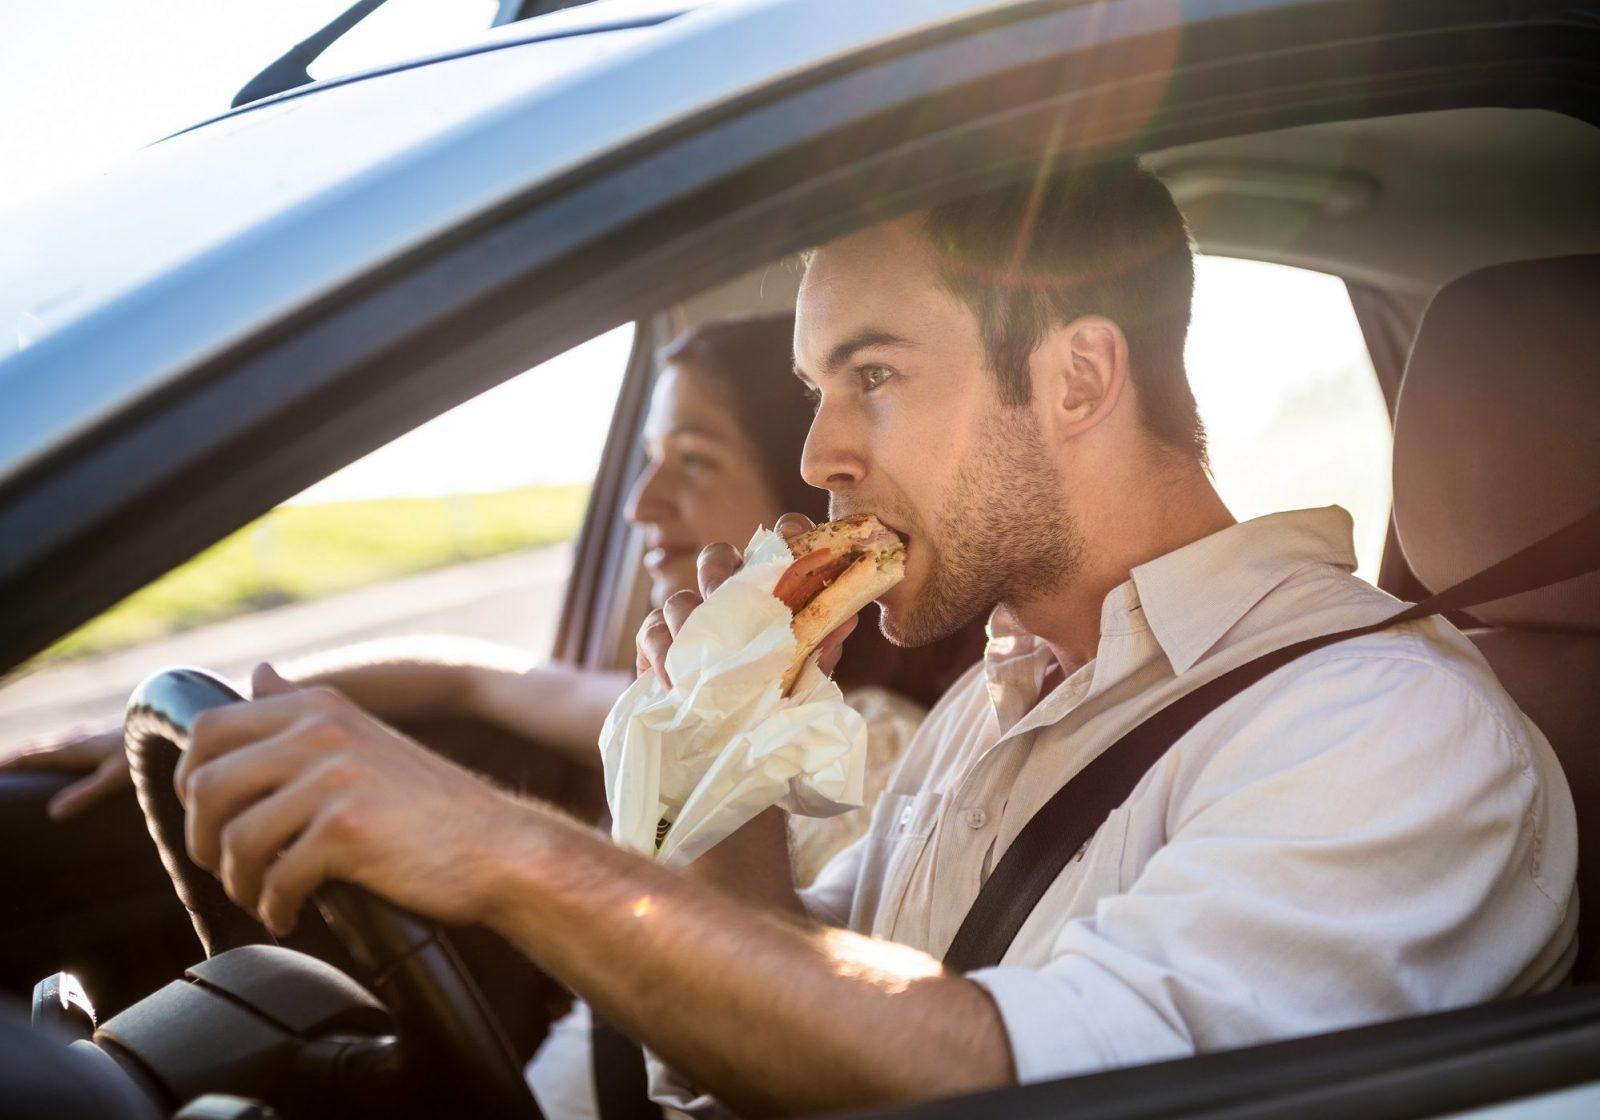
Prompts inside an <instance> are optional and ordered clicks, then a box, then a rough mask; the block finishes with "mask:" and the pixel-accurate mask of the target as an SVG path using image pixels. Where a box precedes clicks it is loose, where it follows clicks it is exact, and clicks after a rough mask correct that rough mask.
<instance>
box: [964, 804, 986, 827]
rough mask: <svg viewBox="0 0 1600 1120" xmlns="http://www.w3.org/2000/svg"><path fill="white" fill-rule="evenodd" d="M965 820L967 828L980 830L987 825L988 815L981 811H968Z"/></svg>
mask: <svg viewBox="0 0 1600 1120" xmlns="http://www.w3.org/2000/svg"><path fill="white" fill-rule="evenodd" d="M966 818H967V827H968V828H982V827H983V826H984V825H986V824H988V823H989V814H988V813H985V812H984V811H983V810H982V809H968V810H967V813H966Z"/></svg>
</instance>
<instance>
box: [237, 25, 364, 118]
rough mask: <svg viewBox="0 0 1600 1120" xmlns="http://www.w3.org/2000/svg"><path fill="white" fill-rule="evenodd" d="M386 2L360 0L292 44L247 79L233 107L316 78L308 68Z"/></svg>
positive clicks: (305, 84) (310, 81) (309, 82)
mask: <svg viewBox="0 0 1600 1120" xmlns="http://www.w3.org/2000/svg"><path fill="white" fill-rule="evenodd" d="M387 2H388V0H357V2H356V3H354V4H352V5H350V7H348V8H346V9H345V10H344V11H343V12H340V13H339V14H338V15H337V16H335V17H334V18H333V21H332V22H331V23H329V24H328V25H327V26H326V27H324V28H323V29H322V30H321V31H318V32H317V33H316V34H315V35H312V36H310V37H309V38H307V39H305V40H304V41H302V42H299V43H296V44H295V45H294V46H292V47H290V48H289V50H288V51H287V52H286V53H285V54H284V55H283V57H282V58H279V59H278V60H277V61H275V62H273V63H272V64H271V65H270V66H268V67H267V68H266V69H265V70H263V71H261V73H259V74H257V75H256V76H255V77H253V78H251V79H250V80H249V81H248V82H246V83H245V84H244V88H243V89H241V90H240V91H239V92H238V93H236V94H235V95H234V97H233V108H235V109H237V108H238V107H239V106H241V105H248V104H249V103H250V102H252V101H260V100H261V99H262V98H263V97H271V96H272V95H273V94H275V93H282V92H283V91H284V90H286V89H297V88H299V87H300V86H308V85H310V84H311V83H312V82H314V81H316V79H315V78H313V77H312V76H311V74H310V72H309V69H308V68H309V67H310V66H311V64H312V63H313V62H315V61H316V60H317V59H319V58H321V57H322V54H323V52H324V51H326V50H327V49H328V48H329V47H331V46H333V44H335V43H337V42H338V41H339V40H340V39H342V38H344V37H345V35H346V34H347V33H348V32H349V31H350V29H351V28H352V27H354V26H355V25H356V24H358V23H360V22H361V21H362V20H364V19H366V18H367V17H368V16H370V15H371V14H372V13H373V12H375V11H377V10H378V9H379V8H381V7H383V5H384V4H385V3H387Z"/></svg>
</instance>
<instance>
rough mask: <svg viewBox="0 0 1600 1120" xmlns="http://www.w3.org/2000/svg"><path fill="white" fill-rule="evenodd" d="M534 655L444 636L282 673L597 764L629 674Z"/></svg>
mask: <svg viewBox="0 0 1600 1120" xmlns="http://www.w3.org/2000/svg"><path fill="white" fill-rule="evenodd" d="M528 660H529V659H528V656H527V655H526V654H524V653H522V652H521V651H519V650H515V649H512V648H510V647H507V646H500V645H496V644H494V643H491V642H481V641H476V640H466V639H445V638H441V639H430V640H427V641H423V642H418V641H415V640H411V641H407V642H405V643H404V644H401V643H398V642H383V643H376V644H369V645H362V646H355V647H351V648H348V649H344V650H338V651H335V652H334V653H331V654H325V655H322V656H319V657H316V658H315V659H312V660H307V661H302V662H299V663H297V664H295V665H293V666H290V667H288V669H287V670H286V671H285V673H284V676H286V677H287V678H288V679H290V680H291V681H293V682H294V683H296V684H300V685H319V684H320V685H327V686H329V687H331V688H334V689H336V690H338V691H339V692H341V693H343V694H344V695H345V696H346V697H348V698H349V699H350V700H352V701H354V702H355V703H356V704H357V705H358V706H359V707H361V708H364V709H366V710H367V711H368V712H370V713H372V714H373V715H375V716H377V717H378V718H379V719H381V720H383V721H384V722H386V723H405V722H407V721H408V720H412V719H417V718H427V717H440V716H466V717H470V718H477V719H481V720H485V721H487V722H489V723H493V724H497V725H498V726H500V727H503V728H505V729H506V730H507V731H510V732H512V733H513V734H516V735H520V736H522V737H523V738H526V739H533V740H535V741H537V742H538V743H540V744H543V745H545V746H549V747H551V748H554V749H556V750H559V751H560V752H561V753H562V754H564V755H566V756H567V757H569V758H571V759H572V760H573V761H575V762H579V763H582V764H583V765H585V766H588V767H591V768H593V769H599V767H600V752H599V750H598V749H597V747H598V743H599V739H600V727H601V725H602V724H603V723H605V719H606V715H607V714H608V713H609V712H610V711H611V707H612V705H613V704H615V703H616V702H617V697H618V696H621V695H622V692H623V690H624V689H626V688H627V687H628V685H629V684H631V683H632V682H633V676H632V674H629V673H622V672H606V671H603V670H594V669H580V668H576V667H574V666H570V665H558V664H552V665H535V666H531V667H530V666H529V665H528Z"/></svg>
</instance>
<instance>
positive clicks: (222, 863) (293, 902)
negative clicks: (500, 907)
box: [173, 665, 536, 935]
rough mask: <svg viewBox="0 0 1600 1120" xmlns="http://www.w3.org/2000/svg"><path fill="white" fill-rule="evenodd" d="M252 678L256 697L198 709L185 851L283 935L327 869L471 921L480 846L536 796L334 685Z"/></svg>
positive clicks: (186, 784) (408, 903) (181, 788)
mask: <svg viewBox="0 0 1600 1120" xmlns="http://www.w3.org/2000/svg"><path fill="white" fill-rule="evenodd" d="M252 684H253V691H254V694H255V696H256V697H257V698H258V699H256V700H254V701H251V702H248V703H241V704H234V705H228V706H225V707H218V708H212V709H209V710H207V711H204V712H202V713H201V714H200V715H199V717H198V718H197V719H196V720H195V723H194V728H193V735H192V740H191V744H190V747H189V750H188V752H187V753H186V754H185V755H184V756H183V760H182V762H181V763H180V764H179V766H178V768H177V772H176V773H175V775H174V779H173V780H174V785H175V786H176V788H177V794H178V797H179V799H180V800H181V801H182V802H183V804H184V806H185V807H186V809H187V816H186V822H185V839H186V842H187V846H188V849H189V854H190V855H191V856H192V857H193V859H194V860H195V862H196V863H198V864H200V865H201V866H202V867H205V868H207V869H208V870H210V871H212V872H213V873H215V874H216V875H217V876H218V877H219V878H220V879H221V880H222V883H223V886H224V887H225V888H226V889H227V891H228V894H229V896H230V897H232V898H233V899H234V900H235V901H236V902H238V903H239V905H241V906H243V907H244V908H245V909H247V910H249V911H251V912H253V913H256V914H258V915H259V916H260V918H261V920H262V922H263V923H264V924H265V925H266V926H267V927H268V928H269V929H271V930H272V931H273V932H274V933H276V934H279V935H282V934H284V933H287V932H288V931H289V930H290V929H292V928H293V926H294V924H295V921H296V918H297V916H298V914H299V911H300V907H301V905H302V904H303V903H304V902H305V900H306V897H307V896H308V895H309V894H310V893H311V891H313V890H314V889H316V887H318V886H319V885H320V884H321V883H323V882H324V881H326V880H329V879H339V880H343V881H345V882H350V883H355V884H358V885H360V886H363V887H366V888H367V889H368V890H370V891H372V892H374V893H375V894H378V895H381V896H383V897H384V898H387V899H389V900H391V901H392V902H395V903H397V904H398V905H400V906H404V907H406V908H407V909H410V910H414V911H416V912H418V913H420V914H424V915H427V916H429V917H433V918H436V919H439V920H441V921H444V922H449V923H456V924H467V923H471V922H475V921H478V920H480V919H481V917H482V911H483V908H484V906H485V905H486V903H487V902H488V901H489V900H490V899H491V897H492V894H493V883H492V879H493V871H494V867H495V862H494V860H493V859H491V858H490V855H491V853H490V851H489V850H488V845H490V844H492V843H494V837H496V836H497V835H503V833H502V832H501V829H502V828H507V827H511V828H514V827H515V826H516V824H517V822H519V821H522V820H525V819H526V817H527V816H528V814H530V813H532V812H535V811H536V810H535V809H534V807H533V806H531V805H529V804H527V803H524V802H521V801H519V800H517V799H516V798H515V797H513V796H512V795H510V794H508V793H504V792H502V791H500V790H498V789H495V788H493V787H492V786H490V785H488V784H487V783H485V782H484V781H483V780H482V779H480V778H478V777H476V776H474V775H473V774H471V773H469V772H468V771H466V770H463V769H462V768H460V767H459V766H456V765H455V764H454V763H452V762H449V761H448V760H446V759H444V758H441V757H440V756H439V755H437V754H435V753H433V752H432V751H429V750H428V749H427V748H425V747H423V746H422V745H420V744H419V743H416V742H414V741H413V740H411V739H409V738H407V737H406V736H404V735H402V734H400V733H399V732H397V731H395V730H394V729H393V728H390V727H388V726H387V725H385V724H383V723H381V722H379V721H378V720H377V719H375V718H373V717H372V716H370V715H368V714H367V713H366V712H364V711H362V710H361V709H360V708H358V707H356V705H355V704H353V703H351V702H350V701H349V700H347V699H345V698H344V697H343V696H342V695H340V694H339V693H338V692H335V691H333V690H332V689H327V688H310V689H297V688H295V687H294V686H293V685H291V684H289V683H288V682H287V681H284V680H283V679H282V678H281V677H279V676H278V675H277V674H276V673H275V672H274V671H273V670H272V669H271V668H270V667H269V666H266V665H263V666H261V667H259V668H258V669H257V670H256V674H255V677H254V679H253V682H252ZM263 697H264V698H263Z"/></svg>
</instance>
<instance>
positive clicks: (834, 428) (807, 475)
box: [800, 397, 867, 493]
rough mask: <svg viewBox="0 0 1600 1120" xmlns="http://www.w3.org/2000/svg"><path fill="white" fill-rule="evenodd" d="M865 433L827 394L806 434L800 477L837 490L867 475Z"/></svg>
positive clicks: (814, 484)
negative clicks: (831, 402)
mask: <svg viewBox="0 0 1600 1120" xmlns="http://www.w3.org/2000/svg"><path fill="white" fill-rule="evenodd" d="M865 450H866V448H865V445H864V441H863V435H862V433H861V431H860V429H859V428H858V427H857V426H856V425H854V424H852V423H851V422H850V418H849V417H848V416H846V415H845V414H844V411H843V408H842V407H841V406H837V405H830V404H829V402H828V400H827V398H826V397H824V398H823V401H822V404H821V406H820V407H819V408H818V409H817V415H816V418H815V419H813V420H812V421H811V431H810V432H808V433H807V434H806V445H805V449H804V450H803V451H802V452H801V454H800V477H801V478H803V479H805V480H806V482H808V483H809V484H810V485H812V486H815V487H817V488H818V489H821V490H831V491H834V492H835V493H837V492H838V491H840V490H843V489H847V488H849V487H851V486H856V485H859V484H860V483H861V482H862V480H864V479H865V478H866V474H867V458H866V454H865Z"/></svg>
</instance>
